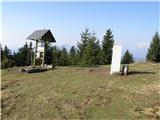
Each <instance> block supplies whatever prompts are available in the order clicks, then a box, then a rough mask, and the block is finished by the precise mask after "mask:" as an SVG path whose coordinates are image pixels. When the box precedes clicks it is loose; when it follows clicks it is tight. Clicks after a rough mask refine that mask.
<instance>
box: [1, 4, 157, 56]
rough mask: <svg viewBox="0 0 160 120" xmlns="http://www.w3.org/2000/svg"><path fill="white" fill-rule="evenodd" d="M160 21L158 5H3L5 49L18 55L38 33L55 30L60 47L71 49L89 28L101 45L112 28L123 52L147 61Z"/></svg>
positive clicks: (3, 41) (3, 39)
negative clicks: (32, 36) (18, 50)
mask: <svg viewBox="0 0 160 120" xmlns="http://www.w3.org/2000/svg"><path fill="white" fill-rule="evenodd" d="M158 17H159V3H158V2H115V1H114V2H62V1H61V2H3V3H2V30H3V31H2V35H3V36H2V45H4V44H6V45H7V46H8V47H9V48H10V49H12V50H15V51H16V50H17V49H18V48H19V47H21V46H23V44H24V43H25V42H26V41H27V40H26V37H27V36H28V35H30V34H31V33H32V32H33V31H34V30H36V29H51V31H52V33H53V35H54V37H55V39H56V41H57V43H56V45H58V46H59V47H62V46H64V47H67V48H69V47H70V46H72V45H76V44H77V42H78V41H80V33H81V32H82V31H84V30H85V28H86V27H88V28H89V29H90V30H91V31H95V32H96V35H97V38H98V39H99V40H100V41H102V38H103V35H104V34H105V32H106V30H107V29H108V28H111V30H112V31H113V35H114V39H115V41H116V43H118V44H121V45H122V47H123V52H124V51H125V50H126V49H129V50H130V51H131V52H132V53H133V56H134V57H135V58H145V56H146V52H147V49H148V46H149V44H150V42H151V40H152V37H153V35H154V34H155V32H156V31H158V27H159V26H158V25H159V24H158V22H159V21H158V20H159V18H158Z"/></svg>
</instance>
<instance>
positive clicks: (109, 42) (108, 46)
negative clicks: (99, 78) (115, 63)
mask: <svg viewBox="0 0 160 120" xmlns="http://www.w3.org/2000/svg"><path fill="white" fill-rule="evenodd" d="M113 44H114V39H113V35H112V31H111V29H108V30H107V32H106V34H105V35H104V36H103V41H102V61H103V64H110V63H111V60H112V48H113Z"/></svg>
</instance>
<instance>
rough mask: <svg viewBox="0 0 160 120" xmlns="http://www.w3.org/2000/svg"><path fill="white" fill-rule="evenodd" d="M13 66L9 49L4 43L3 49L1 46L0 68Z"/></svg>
mask: <svg viewBox="0 0 160 120" xmlns="http://www.w3.org/2000/svg"><path fill="white" fill-rule="evenodd" d="M13 66H14V61H13V55H12V53H11V50H10V49H8V47H7V46H6V45H5V47H4V50H3V48H2V47H1V68H9V67H13Z"/></svg>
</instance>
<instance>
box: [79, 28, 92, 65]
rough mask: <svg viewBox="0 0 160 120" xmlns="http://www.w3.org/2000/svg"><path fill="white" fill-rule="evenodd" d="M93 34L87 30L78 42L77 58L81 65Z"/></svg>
mask: <svg viewBox="0 0 160 120" xmlns="http://www.w3.org/2000/svg"><path fill="white" fill-rule="evenodd" d="M90 35H91V33H90V32H89V29H88V28H86V29H85V31H84V32H82V33H81V41H80V42H78V45H77V48H78V49H77V56H78V60H79V64H82V59H83V57H84V56H83V55H84V51H85V49H86V46H87V43H88V40H89V38H90Z"/></svg>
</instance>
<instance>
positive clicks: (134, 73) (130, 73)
mask: <svg viewBox="0 0 160 120" xmlns="http://www.w3.org/2000/svg"><path fill="white" fill-rule="evenodd" d="M136 74H156V73H155V72H147V71H130V72H128V75H136Z"/></svg>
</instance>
